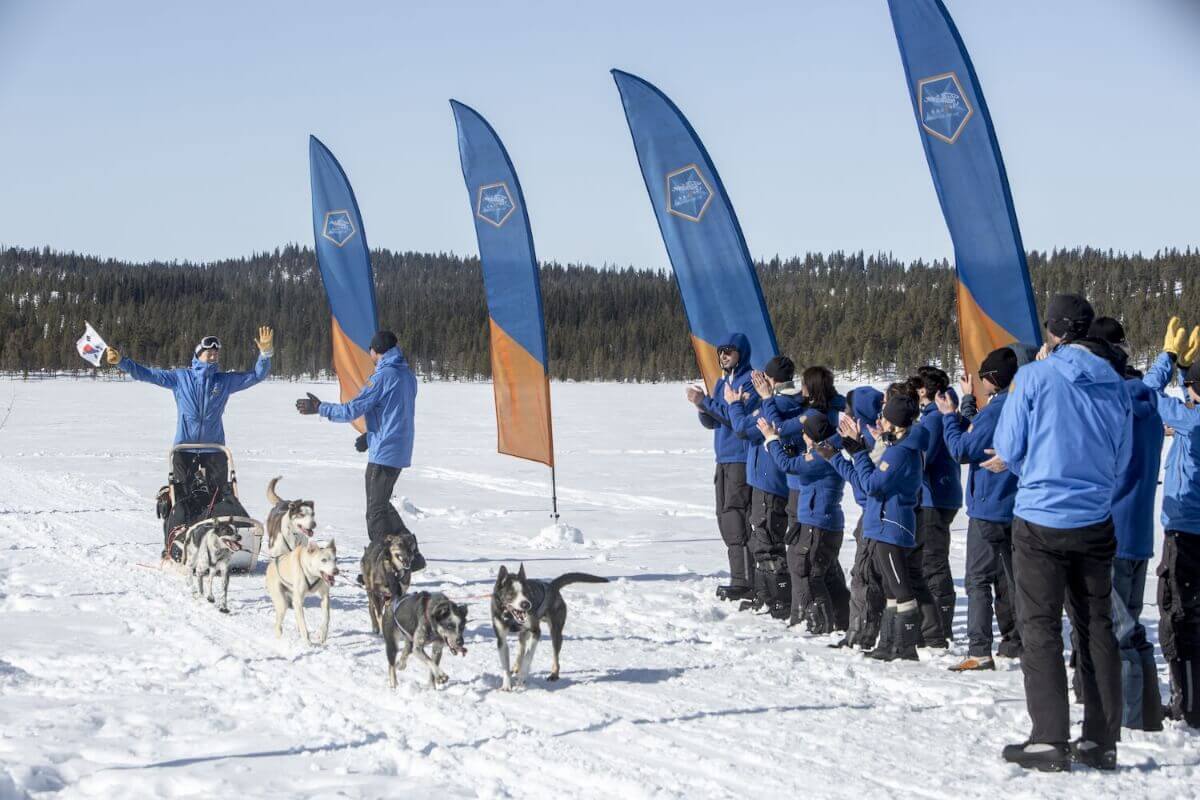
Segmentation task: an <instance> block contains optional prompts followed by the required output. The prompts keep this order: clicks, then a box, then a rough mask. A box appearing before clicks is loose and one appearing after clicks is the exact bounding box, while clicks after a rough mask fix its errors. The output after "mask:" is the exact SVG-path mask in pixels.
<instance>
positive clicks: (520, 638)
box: [492, 564, 608, 692]
mask: <svg viewBox="0 0 1200 800" xmlns="http://www.w3.org/2000/svg"><path fill="white" fill-rule="evenodd" d="M572 583H608V578H600V577H597V576H595V575H587V574H585V573H582V572H568V573H567V574H566V575H560V576H559V577H557V578H555V579H554V580H552V581H548V582H547V581H534V580H529V579H528V578H526V577H525V565H524V564H522V565H521V569H520V571H519V572H517V573H516V574H513V573H511V572H509V571H508V567H504V566H501V567H500V572H499V574H498V575H496V586H495V587H494V588H493V589H492V628H493V629H494V630H495V631H496V647H498V648H499V649H500V670H501V672H502V673H503V676H504V684H503V685H502V686H501V687H500V688H502V689H504V691H506V692H507V691H511V690H512V687H513V684H512V678H513V676H514V675H515V676H516V679H517V686H524V685H525V679H526V678H527V677H529V667H530V665H531V664H532V663H533V651H534V650H535V649H537V644H538V641H539V640H540V639H541V638H542V620H543V619H545V620H547V621H548V622H549V623H550V642H551V644H552V645H553V646H554V661H553V662H552V663H551V666H550V677H549V679H550V680H552V681H556V680H558V654H559V651H560V650H562V638H563V625H565V624H566V621H567V604H566V601H564V600H563V597H562V593H561V592H560V590H561V589H562V588H563V587H564V586H567V585H569V584H572ZM510 633H515V634H517V664H516V666H515V667H512V668H510V667H509V662H508V635H509V634H510Z"/></svg>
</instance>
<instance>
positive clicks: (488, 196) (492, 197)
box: [475, 182, 517, 228]
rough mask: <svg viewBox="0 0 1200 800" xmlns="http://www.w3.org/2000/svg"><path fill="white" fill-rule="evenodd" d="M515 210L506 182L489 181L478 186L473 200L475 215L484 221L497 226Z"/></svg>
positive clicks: (515, 206)
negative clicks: (476, 194)
mask: <svg viewBox="0 0 1200 800" xmlns="http://www.w3.org/2000/svg"><path fill="white" fill-rule="evenodd" d="M516 210H517V204H516V203H514V202H513V199H512V194H511V193H510V192H509V191H508V184H507V183H504V182H501V183H489V184H487V185H486V186H480V187H479V195H478V198H477V199H476V201H475V216H477V217H479V218H480V219H481V220H483V221H484V222H486V223H488V224H489V225H492V226H494V227H497V228H499V227H500V226H501V225H503V224H504V223H506V222H508V218H509V217H510V216H512V213H513V212H514V211H516Z"/></svg>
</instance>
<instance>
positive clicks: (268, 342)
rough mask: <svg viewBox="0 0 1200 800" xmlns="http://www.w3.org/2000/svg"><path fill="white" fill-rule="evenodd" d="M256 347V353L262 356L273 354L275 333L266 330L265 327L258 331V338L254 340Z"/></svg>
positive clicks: (268, 329)
mask: <svg viewBox="0 0 1200 800" xmlns="http://www.w3.org/2000/svg"><path fill="white" fill-rule="evenodd" d="M254 343H255V344H256V345H258V351H259V352H260V353H262V354H263V355H264V356H270V355H274V354H275V331H273V330H271V329H270V328H268V327H267V326H266V325H264V326H262V327H261V328H259V329H258V338H257V339H255V340H254Z"/></svg>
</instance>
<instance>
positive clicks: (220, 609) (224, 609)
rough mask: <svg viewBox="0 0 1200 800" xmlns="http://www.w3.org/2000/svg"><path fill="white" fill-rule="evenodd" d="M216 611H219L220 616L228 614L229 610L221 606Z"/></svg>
mask: <svg viewBox="0 0 1200 800" xmlns="http://www.w3.org/2000/svg"><path fill="white" fill-rule="evenodd" d="M217 611H220V612H221V613H222V614H228V613H229V609H228V608H225V607H224V606H221V607H220V608H218V609H217Z"/></svg>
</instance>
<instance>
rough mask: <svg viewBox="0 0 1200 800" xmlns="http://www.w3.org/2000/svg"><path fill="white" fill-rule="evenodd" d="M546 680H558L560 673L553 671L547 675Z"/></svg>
mask: <svg viewBox="0 0 1200 800" xmlns="http://www.w3.org/2000/svg"><path fill="white" fill-rule="evenodd" d="M546 680H548V681H556V680H558V673H557V672H551V673H550V674H549V675H547V676H546Z"/></svg>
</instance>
